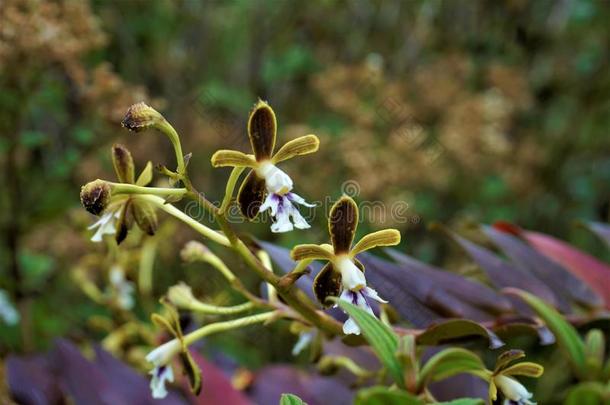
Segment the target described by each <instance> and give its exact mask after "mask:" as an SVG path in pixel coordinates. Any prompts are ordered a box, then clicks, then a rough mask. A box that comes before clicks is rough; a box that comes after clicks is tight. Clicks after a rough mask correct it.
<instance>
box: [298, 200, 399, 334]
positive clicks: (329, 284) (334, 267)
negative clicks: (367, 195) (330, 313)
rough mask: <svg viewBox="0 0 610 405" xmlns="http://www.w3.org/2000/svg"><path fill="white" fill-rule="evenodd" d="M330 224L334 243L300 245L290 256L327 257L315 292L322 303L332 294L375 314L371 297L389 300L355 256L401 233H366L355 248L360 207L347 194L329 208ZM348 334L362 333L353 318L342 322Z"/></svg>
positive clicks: (391, 241)
mask: <svg viewBox="0 0 610 405" xmlns="http://www.w3.org/2000/svg"><path fill="white" fill-rule="evenodd" d="M328 227H329V232H330V238H331V241H332V245H328V244H323V245H313V244H307V245H298V246H295V247H294V248H293V249H292V251H291V252H290V255H291V257H292V259H293V260H297V261H298V260H327V261H328V263H327V264H326V266H324V268H322V270H321V271H320V272H319V273H318V275H317V276H316V278H315V280H314V283H313V291H314V293H315V295H316V298H317V299H318V301H319V302H320V303H321V304H322V305H323V306H329V305H330V304H329V301H328V298H329V297H337V296H339V297H340V299H342V300H345V301H348V302H350V303H352V304H354V305H357V306H359V307H360V308H362V309H364V310H365V311H367V312H369V313H370V314H373V310H372V308H371V305H370V300H375V301H378V302H381V303H386V302H387V301H385V300H383V299H382V298H381V297H379V295H378V294H377V292H376V291H375V290H374V289H372V288H371V287H369V286H368V285H367V283H366V277H365V276H364V265H363V264H362V263H361V262H360V261H359V260H358V259H356V255H357V254H359V253H362V252H364V251H366V250H369V249H372V248H375V247H377V246H392V245H397V244H398V243H400V232H398V231H397V230H395V229H385V230H382V231H378V232H373V233H370V234H368V235H365V236H364V237H363V238H362V239H360V241H358V243H356V244H355V245H354V246H353V247H352V242H353V240H354V235H355V234H356V228H357V227H358V206H357V205H356V203H355V202H354V200H353V199H352V198H350V197H347V196H344V197H341V199H339V201H337V202H336V203H335V204H334V205H333V207H332V208H331V210H330V215H329V221H328ZM343 332H344V333H345V334H355V335H358V334H360V328H359V327H358V325H357V324H356V323H355V322H354V320H353V319H352V318H351V317H350V318H349V319H348V320H347V321H346V322H345V324H344V325H343Z"/></svg>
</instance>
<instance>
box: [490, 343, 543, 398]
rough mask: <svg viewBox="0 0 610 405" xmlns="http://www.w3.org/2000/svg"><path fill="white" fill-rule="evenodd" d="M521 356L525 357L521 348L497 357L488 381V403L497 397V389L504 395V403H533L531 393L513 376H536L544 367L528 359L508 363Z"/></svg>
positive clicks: (540, 373) (538, 375)
mask: <svg viewBox="0 0 610 405" xmlns="http://www.w3.org/2000/svg"><path fill="white" fill-rule="evenodd" d="M523 357H525V353H524V352H523V351H521V350H509V351H507V352H504V353H502V354H501V355H500V356H499V357H498V360H497V361H496V367H495V369H494V372H493V374H492V375H491V379H490V382H489V402H490V403H493V401H495V400H496V399H497V398H498V390H500V392H501V393H502V395H503V396H504V403H505V404H519V405H533V404H535V402H532V401H530V399H532V397H533V394H532V393H531V392H529V391H528V390H527V389H526V388H525V387H524V386H523V385H522V384H521V383H520V382H519V381H517V380H516V379H515V378H514V377H515V376H518V375H519V376H526V377H534V378H538V377H540V376H541V375H542V373H543V372H544V368H543V367H542V366H541V365H540V364H537V363H532V362H528V361H524V362H520V363H516V364H513V365H510V363H512V362H513V361H515V360H517V359H520V358H523Z"/></svg>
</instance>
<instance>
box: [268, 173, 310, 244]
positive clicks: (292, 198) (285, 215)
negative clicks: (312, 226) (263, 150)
mask: <svg viewBox="0 0 610 405" xmlns="http://www.w3.org/2000/svg"><path fill="white" fill-rule="evenodd" d="M257 172H258V175H259V176H260V177H262V178H264V179H265V187H266V189H267V198H265V202H264V203H263V204H262V205H261V206H260V208H259V212H264V211H266V210H270V211H271V217H272V218H273V220H274V221H273V224H272V225H271V232H274V233H282V232H289V231H292V230H293V229H294V228H297V229H307V228H309V224H308V223H307V221H305V218H303V216H302V215H301V213H300V212H299V210H298V209H297V208H296V207H295V204H300V205H304V206H305V207H315V204H309V203H307V202H306V201H305V200H304V199H303V198H302V197H301V196H299V195H298V194H296V193H292V192H291V190H292V187H293V183H292V179H291V178H290V176H288V175H287V174H286V173H285V172H283V171H282V170H281V169H278V168H277V167H276V166H275V165H274V164H273V163H270V162H265V163H262V164H261V165H260V167H259V168H258V169H257Z"/></svg>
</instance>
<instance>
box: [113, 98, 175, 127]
mask: <svg viewBox="0 0 610 405" xmlns="http://www.w3.org/2000/svg"><path fill="white" fill-rule="evenodd" d="M163 121H165V118H163V116H162V115H161V114H160V113H159V112H158V111H157V110H155V109H154V108H152V107H150V106H148V105H146V104H145V103H144V102H140V103H137V104H134V105H132V106H131V107H129V109H128V110H127V114H125V118H123V121H122V122H121V125H123V126H124V127H125V128H127V129H128V130H130V131H134V132H140V131H143V130H145V129H147V128H151V127H153V128H154V127H157V126H158V125H159V124H161V123H162V122H163Z"/></svg>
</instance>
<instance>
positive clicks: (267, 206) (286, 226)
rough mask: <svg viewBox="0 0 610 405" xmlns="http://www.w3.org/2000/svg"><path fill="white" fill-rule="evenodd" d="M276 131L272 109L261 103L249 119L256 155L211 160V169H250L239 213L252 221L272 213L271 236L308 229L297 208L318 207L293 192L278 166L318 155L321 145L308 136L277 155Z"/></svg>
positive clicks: (231, 153)
mask: <svg viewBox="0 0 610 405" xmlns="http://www.w3.org/2000/svg"><path fill="white" fill-rule="evenodd" d="M276 128H277V121H276V118H275V113H274V112H273V109H272V108H271V107H270V106H269V104H267V103H265V102H264V101H260V100H259V102H258V103H257V104H256V105H255V106H254V109H253V110H252V112H251V113H250V118H249V119H248V137H249V138H250V145H251V146H252V151H253V153H254V154H253V155H250V154H245V153H243V152H239V151H236V150H219V151H217V152H216V153H214V155H213V156H212V165H213V166H214V167H224V166H232V167H242V168H245V167H248V168H250V169H251V170H250V172H249V173H248V175H247V176H246V178H245V180H244V181H243V182H242V184H241V187H240V188H239V192H238V195H237V201H238V204H239V207H240V210H241V212H242V214H243V215H244V216H245V217H246V218H248V219H249V220H253V219H254V218H256V216H257V215H258V214H259V213H260V212H264V211H266V210H269V211H270V214H271V217H272V218H273V224H272V225H271V231H272V232H288V231H291V230H293V228H298V229H306V228H309V224H308V223H307V221H306V220H305V218H303V216H302V215H301V214H300V213H299V211H298V209H297V207H296V206H295V205H296V204H299V205H304V206H305V207H314V206H315V205H314V204H308V203H307V202H305V200H304V199H303V198H302V197H300V196H299V195H298V194H296V193H294V192H292V189H293V186H294V184H293V181H292V179H291V178H290V176H288V174H286V173H285V172H284V171H282V170H281V169H279V168H278V167H277V166H276V164H277V163H280V162H282V161H284V160H288V159H291V158H293V157H295V156H299V155H306V154H309V153H313V152H315V151H317V150H318V147H319V144H320V141H319V140H318V138H317V137H316V136H315V135H305V136H302V137H299V138H296V139H293V140H292V141H289V142H288V143H286V144H285V145H284V146H282V147H281V148H280V149H279V150H278V151H277V153H275V154H274V153H273V150H274V148H275V140H276Z"/></svg>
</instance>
